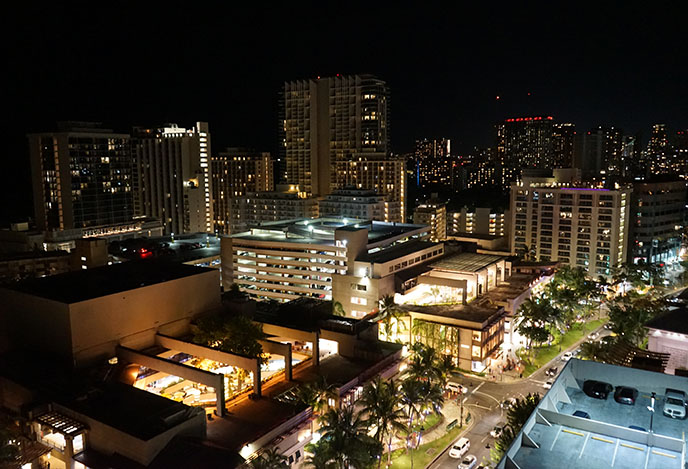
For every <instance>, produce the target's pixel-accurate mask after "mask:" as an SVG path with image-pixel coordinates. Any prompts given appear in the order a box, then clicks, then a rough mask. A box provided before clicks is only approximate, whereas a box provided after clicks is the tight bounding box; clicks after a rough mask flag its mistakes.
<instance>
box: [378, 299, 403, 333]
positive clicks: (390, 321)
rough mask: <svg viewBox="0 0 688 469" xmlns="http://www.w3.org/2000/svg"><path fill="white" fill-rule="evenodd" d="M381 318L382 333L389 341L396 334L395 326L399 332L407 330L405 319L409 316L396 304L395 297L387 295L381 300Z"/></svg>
mask: <svg viewBox="0 0 688 469" xmlns="http://www.w3.org/2000/svg"><path fill="white" fill-rule="evenodd" d="M379 306H380V309H379V317H380V322H381V323H382V332H383V334H384V335H385V338H386V339H389V338H390V337H391V336H392V335H393V333H394V326H396V328H397V332H401V331H403V330H404V329H406V324H405V323H404V320H403V318H404V317H405V316H408V315H407V314H406V312H404V311H402V310H401V309H400V308H399V305H397V304H396V303H395V302H394V297H393V296H392V295H385V296H383V297H382V299H381V300H380V305H379Z"/></svg>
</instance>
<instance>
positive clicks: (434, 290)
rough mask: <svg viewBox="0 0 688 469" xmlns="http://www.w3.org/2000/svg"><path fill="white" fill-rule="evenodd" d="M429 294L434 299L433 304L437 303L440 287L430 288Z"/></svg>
mask: <svg viewBox="0 0 688 469" xmlns="http://www.w3.org/2000/svg"><path fill="white" fill-rule="evenodd" d="M430 294H431V295H432V296H433V297H434V298H435V303H437V298H438V297H439V296H440V287H438V286H437V285H434V286H433V287H432V288H430Z"/></svg>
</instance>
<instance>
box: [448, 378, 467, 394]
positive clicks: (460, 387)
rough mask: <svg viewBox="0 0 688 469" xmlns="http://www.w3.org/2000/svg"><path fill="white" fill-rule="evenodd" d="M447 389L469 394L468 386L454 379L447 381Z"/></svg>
mask: <svg viewBox="0 0 688 469" xmlns="http://www.w3.org/2000/svg"><path fill="white" fill-rule="evenodd" d="M447 391H450V392H458V393H461V394H468V388H467V387H466V386H464V385H463V384H459V383H454V382H453V381H450V382H448V383H447Z"/></svg>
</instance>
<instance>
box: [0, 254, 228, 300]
mask: <svg viewBox="0 0 688 469" xmlns="http://www.w3.org/2000/svg"><path fill="white" fill-rule="evenodd" d="M213 271H215V269H207V268H204V267H194V266H191V265H184V264H177V263H171V262H165V261H159V260H143V261H131V262H123V263H121V264H114V265H110V266H104V267H97V268H95V269H88V270H79V271H75V272H68V273H65V274H59V275H53V276H49V277H42V278H37V279H30V280H25V281H23V282H19V283H16V284H14V285H11V286H9V287H8V288H9V289H10V290H15V291H19V292H23V293H27V294H29V295H34V296H39V297H41V298H47V299H49V300H54V301H59V302H61V303H68V304H71V303H78V302H80V301H86V300H90V299H93V298H99V297H102V296H107V295H113V294H115V293H120V292H123V291H128V290H134V289H136V288H141V287H146V286H150V285H155V284H158V283H163V282H168V281H171V280H177V279H180V278H184V277H190V276H192V275H198V274H202V273H205V272H213Z"/></svg>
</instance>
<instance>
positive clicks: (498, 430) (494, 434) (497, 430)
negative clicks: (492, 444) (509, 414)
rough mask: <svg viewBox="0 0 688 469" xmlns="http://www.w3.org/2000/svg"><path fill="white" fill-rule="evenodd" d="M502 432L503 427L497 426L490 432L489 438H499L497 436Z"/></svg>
mask: <svg viewBox="0 0 688 469" xmlns="http://www.w3.org/2000/svg"><path fill="white" fill-rule="evenodd" d="M503 431H504V425H497V426H496V427H494V428H493V429H492V430H490V436H491V437H492V438H499V436H500V435H501V434H502V432H503Z"/></svg>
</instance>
